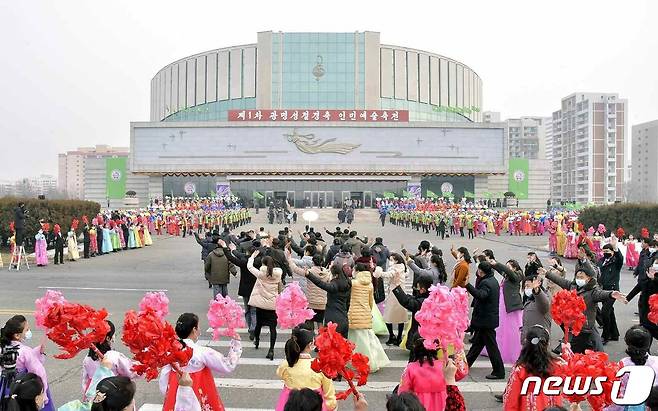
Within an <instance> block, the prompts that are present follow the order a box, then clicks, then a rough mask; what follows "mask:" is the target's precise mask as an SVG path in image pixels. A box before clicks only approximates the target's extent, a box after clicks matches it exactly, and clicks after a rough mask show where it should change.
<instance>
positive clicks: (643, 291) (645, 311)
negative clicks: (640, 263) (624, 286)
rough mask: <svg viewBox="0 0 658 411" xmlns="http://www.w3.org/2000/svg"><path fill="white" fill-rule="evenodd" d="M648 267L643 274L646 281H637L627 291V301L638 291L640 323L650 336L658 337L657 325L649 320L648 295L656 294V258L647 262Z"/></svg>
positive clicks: (657, 281)
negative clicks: (629, 290)
mask: <svg viewBox="0 0 658 411" xmlns="http://www.w3.org/2000/svg"><path fill="white" fill-rule="evenodd" d="M648 267H649V268H648V269H647V270H646V273H645V274H644V276H645V277H646V278H647V279H646V281H642V282H638V283H637V284H636V285H635V287H634V288H633V289H632V290H631V292H629V293H628V297H627V298H628V301H630V300H632V299H633V297H635V296H636V295H637V294H638V293H640V300H639V301H638V309H639V312H640V325H642V326H643V327H644V328H646V329H647V330H648V331H649V332H650V333H651V336H652V337H653V338H655V339H658V325H656V324H654V323H653V322H651V321H649V319H648V315H649V297H651V296H652V295H653V294H658V276H656V273H657V272H658V258H656V259H654V260H652V261H650V262H649V265H648Z"/></svg>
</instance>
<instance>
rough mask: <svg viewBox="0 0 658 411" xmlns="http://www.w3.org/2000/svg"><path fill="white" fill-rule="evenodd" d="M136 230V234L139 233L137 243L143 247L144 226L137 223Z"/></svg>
mask: <svg viewBox="0 0 658 411" xmlns="http://www.w3.org/2000/svg"><path fill="white" fill-rule="evenodd" d="M138 227H139V228H138V230H137V232H138V233H139V243H140V244H141V245H142V247H144V246H145V245H146V244H145V243H144V225H143V224H141V223H139V224H138Z"/></svg>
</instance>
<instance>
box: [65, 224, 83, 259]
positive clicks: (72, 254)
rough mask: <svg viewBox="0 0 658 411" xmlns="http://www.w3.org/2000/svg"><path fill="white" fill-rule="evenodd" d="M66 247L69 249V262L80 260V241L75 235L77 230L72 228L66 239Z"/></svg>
mask: <svg viewBox="0 0 658 411" xmlns="http://www.w3.org/2000/svg"><path fill="white" fill-rule="evenodd" d="M66 247H67V248H68V258H69V261H76V260H79V259H80V252H79V251H78V239H77V238H76V235H75V229H74V228H73V227H71V230H70V231H69V232H68V235H67V237H66Z"/></svg>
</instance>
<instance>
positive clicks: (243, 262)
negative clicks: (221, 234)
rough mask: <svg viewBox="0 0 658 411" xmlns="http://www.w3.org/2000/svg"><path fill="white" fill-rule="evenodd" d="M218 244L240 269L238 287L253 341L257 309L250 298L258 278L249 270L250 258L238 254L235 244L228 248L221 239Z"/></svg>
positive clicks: (258, 243)
mask: <svg viewBox="0 0 658 411" xmlns="http://www.w3.org/2000/svg"><path fill="white" fill-rule="evenodd" d="M217 244H218V245H219V246H220V247H222V249H223V250H224V255H226V258H228V260H229V261H230V262H231V263H232V264H233V265H235V266H236V267H238V268H239V269H240V284H239V286H238V295H239V296H240V297H242V301H243V302H244V316H245V322H246V323H247V329H248V331H249V339H250V340H252V341H253V340H254V338H255V336H254V330H255V329H256V307H254V306H252V305H250V304H249V298H250V297H251V292H252V291H253V290H254V285H255V284H256V277H254V276H253V275H251V273H250V272H249V269H248V268H247V262H248V260H249V257H247V256H246V255H245V254H242V253H240V252H238V251H237V247H236V246H235V244H233V243H231V244H229V245H228V246H227V244H226V242H225V241H224V240H222V239H219V240H218V241H217ZM256 244H257V245H258V246H260V242H258V241H256ZM253 248H254V247H253V246H252V249H253ZM249 251H252V250H249Z"/></svg>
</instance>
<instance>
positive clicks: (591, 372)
mask: <svg viewBox="0 0 658 411" xmlns="http://www.w3.org/2000/svg"><path fill="white" fill-rule="evenodd" d="M620 368H621V366H620V364H619V363H616V362H610V361H608V354H606V353H604V352H595V351H590V350H586V351H585V354H573V355H572V356H570V357H569V358H568V359H567V361H566V362H564V363H558V364H557V365H556V366H555V370H554V375H557V376H560V377H562V378H566V377H570V380H571V381H570V388H571V387H572V386H573V385H574V384H576V382H577V381H575V378H576V377H581V381H584V379H585V378H586V377H591V378H592V381H593V380H594V379H595V378H596V377H605V378H606V381H605V382H604V383H602V386H603V393H602V394H599V395H591V394H589V393H586V394H580V395H579V394H572V395H564V398H565V399H567V400H568V401H569V402H572V403H578V402H581V401H584V400H585V399H587V401H588V402H589V403H590V405H591V406H592V409H593V410H597V411H598V410H602V409H603V408H604V407H605V406H608V405H611V404H612V398H611V394H612V385H613V383H614V382H615V381H616V380H617V376H616V375H617V371H619V369H620ZM580 384H581V385H582V382H581V383H580Z"/></svg>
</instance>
